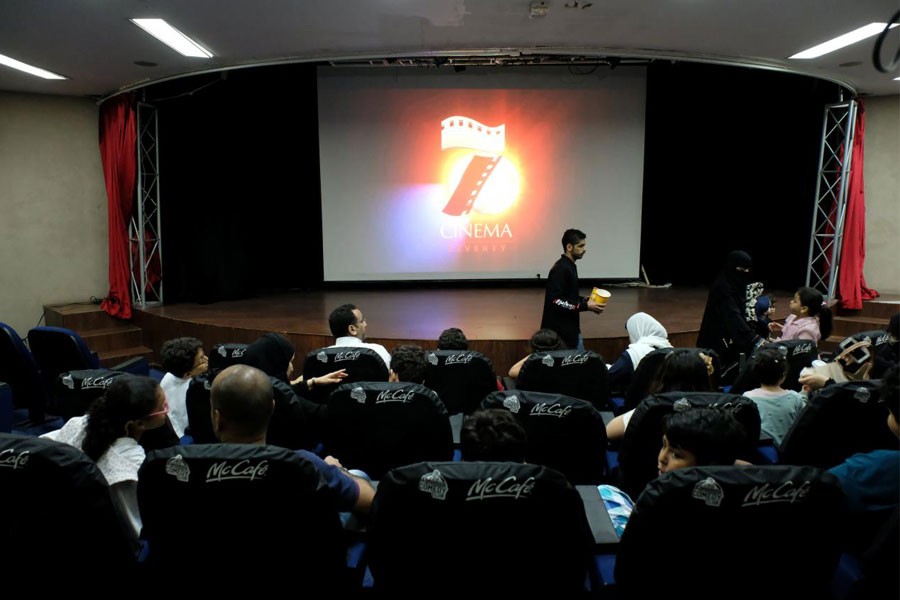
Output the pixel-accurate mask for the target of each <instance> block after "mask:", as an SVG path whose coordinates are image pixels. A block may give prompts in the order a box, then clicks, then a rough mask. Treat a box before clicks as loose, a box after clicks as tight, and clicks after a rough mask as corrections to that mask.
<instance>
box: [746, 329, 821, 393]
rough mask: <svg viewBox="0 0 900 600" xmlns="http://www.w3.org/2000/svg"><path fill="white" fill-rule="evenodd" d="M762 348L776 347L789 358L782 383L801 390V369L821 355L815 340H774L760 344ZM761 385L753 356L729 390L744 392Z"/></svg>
mask: <svg viewBox="0 0 900 600" xmlns="http://www.w3.org/2000/svg"><path fill="white" fill-rule="evenodd" d="M760 348H775V349H777V350H778V351H779V352H781V355H782V356H784V357H785V359H786V360H787V364H788V368H787V374H786V375H785V378H784V383H782V384H781V387H783V388H784V389H786V390H794V391H797V392H799V391H800V390H801V388H802V387H803V386H801V385H800V382H799V381H797V380H798V379H799V378H800V371H802V370H803V369H805V368H806V367H808V366H810V365H811V364H812V361H814V360H816V359H817V358H818V357H819V349H818V347H817V346H816V343H815V342H812V341H810V340H786V341H783V342H781V341H779V342H772V343H769V344H765V345H763V346H760ZM759 386H760V382H759V377H758V376H757V375H756V374H755V373H753V357H752V356H751V357H750V358H749V359H748V360H747V361H746V362H745V364H744V366H743V368H742V369H741V370H740V373H738V376H737V377H736V378H735V380H734V383H732V385H731V389H730V390H729V391H730V392H731V393H732V394H742V393H744V392H746V391H747V390H752V389H756V388H758V387H759Z"/></svg>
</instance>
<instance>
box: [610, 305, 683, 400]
mask: <svg viewBox="0 0 900 600" xmlns="http://www.w3.org/2000/svg"><path fill="white" fill-rule="evenodd" d="M625 330H626V331H628V339H629V340H630V341H631V343H630V344H629V346H628V348H627V349H626V350H625V352H623V353H622V355H621V356H620V357H619V359H618V360H617V361H616V362H614V363H613V364H611V365H609V387H610V388H612V389H625V388H627V387H628V384H629V383H631V377H632V375H634V372H635V370H637V366H638V363H640V362H641V359H642V358H644V357H645V356H647V355H648V354H650V353H651V352H653V351H654V350H658V349H659V348H671V347H672V344H670V343H669V333H668V332H667V331H666V328H665V327H663V326H662V324H661V323H660V322H659V321H657V320H656V319H654V318H653V317H651V316H650V315H648V314H647V313H644V312H639V313H634V314H633V315H631V316H630V317H628V320H627V321H625Z"/></svg>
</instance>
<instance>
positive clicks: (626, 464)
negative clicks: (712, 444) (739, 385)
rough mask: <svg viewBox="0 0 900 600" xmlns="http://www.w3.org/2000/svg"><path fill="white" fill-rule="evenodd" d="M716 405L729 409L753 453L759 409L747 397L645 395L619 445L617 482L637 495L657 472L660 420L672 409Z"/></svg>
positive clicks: (706, 393)
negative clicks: (742, 430) (746, 437)
mask: <svg viewBox="0 0 900 600" xmlns="http://www.w3.org/2000/svg"><path fill="white" fill-rule="evenodd" d="M691 408H717V409H720V410H727V411H729V412H731V413H732V414H733V415H734V416H735V418H736V419H737V421H738V422H739V423H741V425H743V426H744V430H745V431H746V432H747V436H748V438H749V439H748V447H747V450H746V454H747V456H750V455H753V454H755V447H756V442H757V441H758V440H759V434H760V417H759V409H758V408H757V407H756V404H755V403H754V402H753V401H752V400H750V399H749V398H745V397H744V396H739V395H736V394H726V393H720V392H666V393H662V394H654V395H652V396H648V397H647V398H645V399H644V400H643V401H641V403H640V404H638V407H637V408H636V409H635V411H634V414H633V415H632V416H631V421H630V422H629V424H628V427H627V428H626V429H625V436H624V437H623V438H622V443H621V446H620V448H619V454H618V462H619V474H618V477H617V483H618V485H619V487H621V488H622V489H623V490H624V491H625V492H626V493H627V494H628V495H629V496H631V497H632V498H637V497H638V495H639V494H640V493H641V491H642V490H643V489H644V486H645V485H647V483H648V482H650V481H652V480H653V479H655V478H656V477H657V475H658V474H659V469H658V468H657V458H658V457H659V449H660V447H661V446H662V432H663V419H665V417H666V415H669V414H671V413H673V412H675V411H676V410H678V411H681V410H690V409H691Z"/></svg>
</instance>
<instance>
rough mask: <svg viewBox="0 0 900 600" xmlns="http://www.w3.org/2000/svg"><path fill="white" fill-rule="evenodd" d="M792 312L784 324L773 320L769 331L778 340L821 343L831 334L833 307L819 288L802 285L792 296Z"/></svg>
mask: <svg viewBox="0 0 900 600" xmlns="http://www.w3.org/2000/svg"><path fill="white" fill-rule="evenodd" d="M790 309H791V314H790V315H788V318H787V319H785V321H784V325H782V324H781V323H775V322H772V323H770V324H769V331H770V332H771V333H772V334H773V335H778V334H781V335H780V337H778V338H776V341H777V340H810V341H813V342H816V343H817V344H818V343H819V340H821V339H828V336H830V335H831V309H829V308H828V305H827V304H826V303H825V299H824V298H823V297H822V294H821V293H820V292H819V291H818V290H814V289H813V288H811V287H802V288H800V289H799V290H797V293H795V294H794V297H793V298H791V306H790Z"/></svg>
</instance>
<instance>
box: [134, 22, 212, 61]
mask: <svg viewBox="0 0 900 600" xmlns="http://www.w3.org/2000/svg"><path fill="white" fill-rule="evenodd" d="M130 20H131V22H132V23H134V24H135V25H137V26H138V27H140V28H141V29H143V30H144V31H146V32H147V33H149V34H150V35H152V36H153V37H155V38H156V39H158V40H159V41H161V42H162V43H163V44H165V45H167V46H169V47H170V48H172V49H173V50H175V51H176V52H178V53H180V54H183V55H184V56H191V57H194V58H211V57H212V53H211V52H209V51H208V50H206V49H205V48H204V47H203V46H201V45H200V44H198V43H197V42H195V41H194V40H192V39H191V38H189V37H188V36H186V35H184V34H183V33H181V32H180V31H178V30H177V29H175V28H174V27H172V26H171V25H169V24H168V23H166V22H165V21H164V20H162V19H130Z"/></svg>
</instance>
